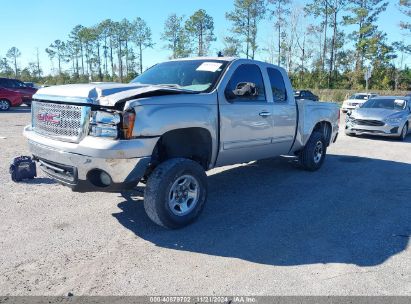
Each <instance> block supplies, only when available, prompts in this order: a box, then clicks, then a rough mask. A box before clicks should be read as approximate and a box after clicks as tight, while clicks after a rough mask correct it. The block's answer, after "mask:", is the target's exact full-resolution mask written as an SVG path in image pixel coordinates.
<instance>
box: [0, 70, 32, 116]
mask: <svg viewBox="0 0 411 304" xmlns="http://www.w3.org/2000/svg"><path fill="white" fill-rule="evenodd" d="M36 92H37V89H35V88H31V87H29V86H27V85H25V84H24V82H22V81H20V80H17V79H9V78H0V110H3V111H4V110H8V109H9V108H10V107H16V106H19V105H21V104H22V103H25V104H27V105H30V104H31V99H32V98H33V95H34V94H35V93H36Z"/></svg>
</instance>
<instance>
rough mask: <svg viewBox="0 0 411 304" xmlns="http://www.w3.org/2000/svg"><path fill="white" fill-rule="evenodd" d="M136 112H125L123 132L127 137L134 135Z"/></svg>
mask: <svg viewBox="0 0 411 304" xmlns="http://www.w3.org/2000/svg"><path fill="white" fill-rule="evenodd" d="M135 119H136V114H135V113H132V112H125V113H124V114H123V134H124V138H125V139H131V138H132V137H133V129H134V121H135Z"/></svg>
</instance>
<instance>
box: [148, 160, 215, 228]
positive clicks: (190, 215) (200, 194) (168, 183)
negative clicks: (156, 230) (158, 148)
mask: <svg viewBox="0 0 411 304" xmlns="http://www.w3.org/2000/svg"><path fill="white" fill-rule="evenodd" d="M206 200H207V175H206V174H205V172H204V169H203V167H201V166H200V165H199V164H198V163H196V162H195V161H192V160H190V159H185V158H173V159H170V160H167V161H165V162H164V163H161V164H160V165H158V166H157V167H156V168H155V169H154V171H153V172H152V173H151V175H150V176H149V178H148V180H147V185H146V189H145V193H144V209H145V210H146V213H147V215H148V217H149V218H150V219H151V220H152V221H153V222H154V223H156V224H158V225H160V226H163V227H166V228H170V229H176V228H181V227H184V226H187V225H188V224H190V223H192V222H193V221H194V220H196V219H197V217H198V216H199V215H200V213H201V211H202V209H203V207H204V204H205V202H206Z"/></svg>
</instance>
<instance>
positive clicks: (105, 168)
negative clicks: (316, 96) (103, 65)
mask: <svg viewBox="0 0 411 304" xmlns="http://www.w3.org/2000/svg"><path fill="white" fill-rule="evenodd" d="M339 119H340V112H339V108H338V107H337V105H336V104H333V103H326V102H321V103H319V102H313V101H309V100H298V101H296V100H295V98H294V92H293V89H292V87H291V83H290V80H289V78H288V76H287V73H286V72H285V70H283V69H282V68H280V67H277V66H274V65H271V64H267V63H263V62H259V61H254V60H248V59H238V58H225V57H218V58H193V59H182V60H173V61H168V62H164V63H160V64H157V65H155V66H153V67H151V68H150V69H148V70H147V71H145V72H144V73H142V74H141V75H140V76H138V77H137V78H135V79H134V80H133V81H132V82H131V83H130V84H118V83H90V84H77V85H64V86H54V87H48V88H42V89H40V90H39V91H38V92H37V94H36V95H34V98H33V102H32V123H31V125H29V126H27V127H25V129H24V134H25V136H26V137H27V138H28V143H29V148H30V151H31V153H32V154H33V158H34V159H35V160H36V161H38V162H39V164H40V167H41V168H42V169H43V171H44V172H45V173H46V174H48V175H49V176H50V177H51V178H53V179H55V180H57V181H58V182H60V183H61V184H63V185H66V186H69V187H71V188H72V190H73V191H78V192H88V191H101V192H123V191H127V190H132V189H133V188H135V187H136V186H137V184H139V183H140V182H141V183H144V184H146V185H145V188H144V189H145V190H144V208H145V210H146V212H147V215H148V216H149V217H150V219H151V220H153V221H154V222H155V223H157V224H159V225H161V226H164V227H167V228H179V227H183V226H185V225H188V224H189V223H191V222H193V221H194V220H195V219H196V218H197V217H198V216H199V214H200V212H201V210H202V209H203V207H204V204H205V202H206V199H207V176H206V173H205V172H206V171H207V170H209V169H212V168H214V167H218V166H225V165H230V164H236V163H245V162H249V161H253V160H259V159H265V158H271V157H277V156H282V155H291V156H295V158H296V159H297V160H299V163H300V166H301V167H302V168H304V169H306V170H310V171H314V170H317V169H319V168H320V167H321V165H322V164H323V162H324V158H325V155H326V150H327V147H328V146H329V145H330V144H331V143H332V142H335V140H336V139H337V135H338V124H339Z"/></svg>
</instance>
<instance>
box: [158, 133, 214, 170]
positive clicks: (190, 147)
mask: <svg viewBox="0 0 411 304" xmlns="http://www.w3.org/2000/svg"><path fill="white" fill-rule="evenodd" d="M211 151H212V140H211V135H210V132H209V131H208V130H206V129H204V128H185V129H177V130H172V131H169V132H166V133H165V134H163V135H162V136H161V137H160V139H159V140H158V142H157V144H156V147H155V148H154V151H153V155H152V164H153V166H154V167H155V166H157V165H158V164H159V163H161V162H163V161H165V160H167V159H170V158H175V157H184V158H188V159H191V160H194V161H196V162H198V163H199V164H200V165H201V166H202V167H203V168H204V170H207V169H208V166H209V164H210V162H211Z"/></svg>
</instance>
